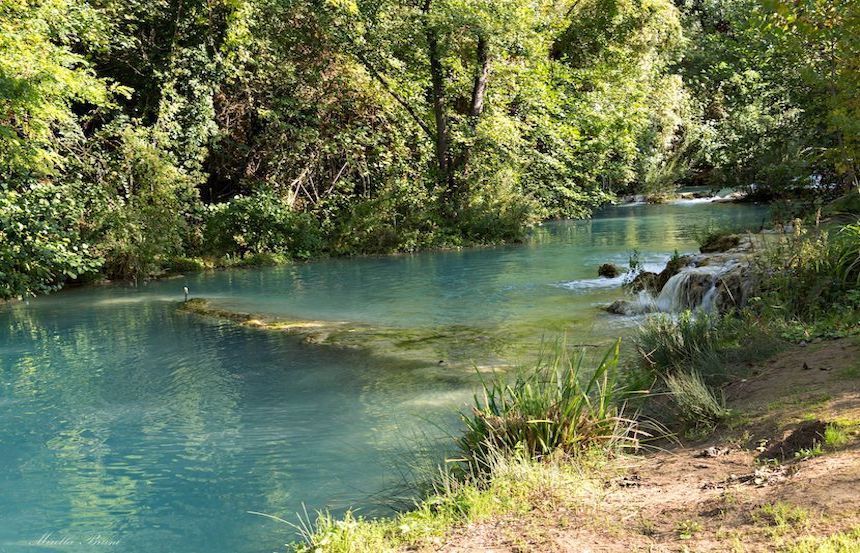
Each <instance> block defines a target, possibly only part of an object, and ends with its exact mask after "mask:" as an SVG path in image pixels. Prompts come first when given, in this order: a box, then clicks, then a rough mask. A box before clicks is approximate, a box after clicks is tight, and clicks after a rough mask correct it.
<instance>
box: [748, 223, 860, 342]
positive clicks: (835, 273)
mask: <svg viewBox="0 0 860 553" xmlns="http://www.w3.org/2000/svg"><path fill="white" fill-rule="evenodd" d="M758 261H759V262H758V271H759V273H760V274H761V279H762V282H763V286H762V289H763V290H762V297H761V300H760V301H759V302H758V303H757V309H758V310H760V312H762V313H764V314H766V315H768V316H771V317H772V318H775V319H778V320H782V321H783V322H784V323H783V324H784V329H783V332H784V333H785V336H786V337H787V338H790V339H798V340H799V339H809V338H810V337H813V336H822V335H824V336H829V335H834V336H838V335H841V334H844V333H846V332H850V331H851V329H852V328H853V327H855V326H856V325H857V324H858V322H860V320H858V314H857V311H858V308H860V296H858V293H857V289H858V286H860V225H858V224H852V225H846V226H844V227H842V228H840V229H838V230H836V231H835V232H832V231H828V230H824V229H821V228H811V229H810V228H807V227H805V226H804V225H803V223H802V222H801V221H800V220H799V219H798V220H795V222H794V228H793V229H792V232H790V233H784V234H780V235H777V236H776V237H774V238H773V240H770V241H769V242H768V243H767V245H766V247H765V248H764V250H763V252H762V254H761V256H760V257H759V260H758Z"/></svg>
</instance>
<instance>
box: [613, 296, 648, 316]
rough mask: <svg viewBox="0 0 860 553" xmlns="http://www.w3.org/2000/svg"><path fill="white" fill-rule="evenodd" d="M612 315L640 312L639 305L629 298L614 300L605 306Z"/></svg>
mask: <svg viewBox="0 0 860 553" xmlns="http://www.w3.org/2000/svg"><path fill="white" fill-rule="evenodd" d="M605 310H606V311H607V312H608V313H612V314H613V315H637V314H639V313H641V312H642V309H641V308H640V306H639V305H638V304H637V303H635V302H632V301H630V300H616V301H614V302H612V303H611V304H609V305H607V306H606V307H605Z"/></svg>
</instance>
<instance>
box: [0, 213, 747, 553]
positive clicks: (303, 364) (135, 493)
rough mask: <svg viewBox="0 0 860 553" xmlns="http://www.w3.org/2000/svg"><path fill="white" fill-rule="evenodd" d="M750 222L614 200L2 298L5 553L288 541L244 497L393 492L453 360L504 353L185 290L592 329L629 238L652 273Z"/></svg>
mask: <svg viewBox="0 0 860 553" xmlns="http://www.w3.org/2000/svg"><path fill="white" fill-rule="evenodd" d="M763 217H764V210H763V208H760V207H756V206H741V205H709V204H702V203H695V202H693V203H687V204H678V205H665V206H622V207H615V208H610V209H607V210H604V211H603V212H601V213H600V214H599V215H598V216H597V217H596V218H595V219H593V220H591V221H572V222H558V223H552V224H547V225H545V226H543V227H540V228H538V229H536V230H535V232H534V234H533V236H532V238H531V239H530V240H529V241H528V243H526V244H523V245H518V246H509V247H501V248H492V249H475V250H467V251H459V252H429V253H421V254H416V255H409V256H391V257H374V258H358V259H334V260H325V261H320V262H316V263H309V264H303V265H295V266H289V267H279V268H272V269H263V270H236V271H224V272H211V273H206V274H198V275H192V276H189V277H187V278H185V277H183V278H179V279H170V280H163V281H159V282H153V283H150V284H148V285H145V286H141V287H138V288H134V287H130V286H119V285H117V286H105V287H91V288H81V289H74V290H67V291H64V292H61V293H58V294H55V295H53V296H49V297H44V298H39V299H36V300H31V301H29V302H26V303H16V304H10V305H6V306H2V307H0V467H2V471H0V553H7V552H8V553H18V552H31V551H87V552H89V551H122V552H123V553H144V552H145V553H159V552H165V553H167V552H170V553H198V552H200V553H203V552H207V553H264V552H270V551H277V550H283V544H284V543H285V542H287V541H290V540H292V539H293V536H294V533H293V530H292V529H291V528H289V527H288V526H287V525H284V524H279V523H277V522H274V521H272V520H269V519H266V518H263V517H260V516H257V515H253V514H249V511H256V512H263V513H268V514H272V515H277V516H280V517H283V518H286V519H288V520H296V518H295V513H296V512H298V511H301V510H302V505H303V504H304V505H306V506H307V509H308V510H313V509H318V508H324V507H328V508H332V509H334V510H341V509H344V508H346V507H348V506H358V507H360V508H363V509H364V510H365V512H369V513H378V512H385V506H386V505H390V504H392V503H395V502H396V498H397V497H399V496H400V494H402V493H403V492H404V490H403V489H402V486H401V484H402V482H403V479H402V475H401V470H402V468H403V466H404V463H403V460H404V456H405V455H406V454H407V453H408V454H409V455H410V456H411V455H413V454H414V453H415V451H414V449H413V448H414V444H417V443H424V442H425V441H426V440H429V439H430V438H431V437H433V436H438V435H439V434H440V430H439V428H438V427H442V428H446V427H447V428H452V427H453V425H454V424H455V422H456V417H455V416H454V415H453V413H454V410H455V409H456V408H457V407H460V406H462V405H463V404H464V403H465V402H466V401H467V400H468V397H469V395H470V393H471V391H472V389H473V387H474V378H473V376H472V374H473V372H472V371H470V370H468V369H467V368H464V367H466V366H467V365H468V364H470V363H475V364H481V363H482V362H487V361H488V360H491V361H493V362H494V361H496V360H497V358H498V356H499V355H500V354H499V352H498V351H493V352H490V351H487V353H486V356H483V354H481V350H480V347H478V348H477V349H476V348H475V347H472V348H468V349H464V348H458V347H444V346H442V347H440V349H439V351H440V352H442V353H440V354H439V355H435V352H434V357H433V358H431V359H420V358H416V357H415V356H414V355H413V356H411V357H410V356H408V355H406V356H404V355H401V354H402V353H404V352H391V351H376V352H369V351H366V350H360V349H359V350H357V349H344V348H333V347H324V346H314V345H309V344H305V343H303V342H302V341H301V340H300V339H299V338H297V337H291V336H287V335H284V334H280V333H272V332H262V331H254V330H249V329H244V328H239V327H236V326H234V325H231V324H229V323H222V322H217V321H210V320H204V319H200V318H196V317H194V316H190V315H186V314H182V313H179V312H177V311H176V306H177V302H178V300H180V299H181V295H182V287H183V286H188V287H189V288H190V289H191V292H192V296H195V297H205V298H207V299H210V300H211V301H213V302H215V303H217V304H218V305H220V306H226V307H231V308H236V309H241V310H245V311H252V312H261V313H266V314H269V315H273V316H279V315H280V316H284V317H298V318H306V319H312V320H332V321H350V322H358V323H364V324H368V325H378V326H385V327H402V328H404V329H415V328H444V327H447V326H449V325H466V326H469V327H473V328H477V329H480V330H481V331H482V332H483V331H486V332H487V333H488V334H493V335H497V336H498V335H503V336H505V335H508V333H510V336H511V337H512V338H511V341H515V340H520V341H523V342H524V344H523V346H524V347H529V348H534V347H536V344H537V342H538V341H539V340H540V336H541V335H543V334H550V335H551V334H553V333H557V332H559V331H564V332H567V334H568V336H569V337H574V338H575V339H577V340H579V339H581V340H582V341H589V340H599V339H601V338H605V337H607V336H612V335H616V334H619V333H625V332H628V331H629V329H630V327H631V326H632V325H634V324H635V321H632V320H629V319H623V318H617V317H612V316H609V315H606V314H603V313H602V312H601V311H599V309H598V306H599V305H601V304H605V303H607V302H609V301H611V300H612V299H614V298H616V297H618V295H619V294H620V291H619V290H618V288H617V285H618V282H617V281H606V280H602V279H596V278H595V271H596V267H597V266H598V265H599V264H600V263H603V262H606V261H613V262H616V263H619V264H626V262H627V259H628V256H629V253H630V251H631V250H632V249H634V248H636V249H638V250H639V251H640V252H641V257H642V259H643V260H644V261H645V262H646V263H650V264H653V265H655V266H656V265H658V264H660V263H662V262H663V261H665V259H666V258H668V256H670V255H671V254H672V252H674V251H675V250H677V251H679V252H682V253H683V252H686V251H692V250H693V249H694V247H695V244H694V240H693V238H692V234H693V230H694V229H695V228H697V227H702V226H704V225H706V224H708V223H709V222H711V223H717V222H720V223H729V224H734V225H747V226H750V227H757V226H758V225H759V224H760V223H761V221H762V219H763ZM522 329H525V331H522ZM490 349H491V348H490ZM476 352H477V353H476ZM442 356H444V358H443V359H437V358H436V357H442ZM482 357H486V358H482ZM439 361H443V362H444V363H443V364H440V363H439Z"/></svg>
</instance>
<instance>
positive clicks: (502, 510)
mask: <svg viewBox="0 0 860 553" xmlns="http://www.w3.org/2000/svg"><path fill="white" fill-rule="evenodd" d="M600 458H601V456H600V455H599V454H595V455H593V456H590V457H589V459H590V462H591V463H592V464H589V462H585V461H584V460H583V462H582V463H578V464H575V465H574V464H571V463H568V462H566V461H565V460H563V459H561V458H560V457H559V458H554V459H552V460H544V461H535V460H534V459H532V458H530V457H529V456H527V455H525V454H518V455H500V456H498V457H496V458H495V459H494V460H493V461H492V471H491V475H481V476H476V477H475V478H470V479H466V480H461V479H459V478H453V477H452V476H451V475H449V474H447V473H445V474H444V475H442V476H440V478H439V480H438V481H437V488H436V493H435V494H433V495H431V496H429V497H427V498H426V499H424V500H423V501H421V502H420V503H417V504H416V508H415V509H414V510H411V511H408V512H403V513H400V514H397V515H396V516H394V517H391V518H380V519H373V520H371V519H365V518H362V517H360V516H357V515H356V514H355V513H351V512H348V513H346V514H345V515H344V516H343V517H341V518H335V517H333V516H332V515H330V514H329V513H319V514H318V515H317V517H316V520H313V521H311V520H308V518H307V516H306V517H305V519H304V520H303V521H302V522H301V523H299V524H297V525H295V526H296V527H297V529H298V531H299V534H300V535H301V538H302V539H301V541H300V542H298V543H295V544H293V545H292V546H291V548H292V550H293V551H295V552H296V553H311V552H316V551H326V552H330V553H377V552H379V553H384V552H393V551H399V550H402V549H403V548H406V547H418V546H422V545H423V546H433V545H438V543H439V542H440V538H441V536H443V535H444V534H446V533H447V532H448V531H450V529H451V528H452V527H455V526H457V525H462V524H466V523H476V522H481V521H483V520H487V519H489V518H491V517H494V516H497V515H502V514H521V515H522V514H525V513H528V512H530V511H533V510H535V509H542V510H554V509H558V508H560V507H562V506H565V505H570V504H573V503H575V502H577V501H578V500H581V499H582V498H583V497H589V496H591V495H594V494H597V493H600V489H601V487H602V485H601V482H602V481H600V480H599V479H598V478H597V474H598V473H599V472H600V471H601V470H603V469H604V468H605V466H604V464H603V462H602V461H600ZM282 522H286V521H282ZM288 524H289V523H288Z"/></svg>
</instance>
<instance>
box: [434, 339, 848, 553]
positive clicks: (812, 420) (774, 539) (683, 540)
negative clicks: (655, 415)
mask: <svg viewBox="0 0 860 553" xmlns="http://www.w3.org/2000/svg"><path fill="white" fill-rule="evenodd" d="M753 374H754V375H755V376H753V377H751V378H749V379H745V380H743V381H740V382H736V383H734V384H733V385H732V386H730V387H729V388H727V390H726V393H727V397H728V398H729V406H730V407H731V408H732V409H733V410H734V412H735V417H734V418H733V419H732V423H731V424H730V425H729V426H730V428H729V429H724V430H722V431H720V433H719V434H718V435H716V436H712V437H711V439H710V440H708V441H706V442H703V443H698V444H692V445H690V444H686V445H685V446H684V447H679V448H676V449H672V450H670V451H661V452H657V453H653V454H649V455H645V456H642V457H637V458H633V459H630V460H628V461H627V463H628V466H627V467H626V468H627V471H626V475H625V476H624V477H622V478H614V479H612V480H610V481H608V482H606V487H605V490H604V493H602V494H600V495H599V496H598V497H596V498H594V501H593V502H587V503H586V504H582V503H581V502H580V503H578V504H572V505H568V506H562V507H558V506H555V507H553V508H551V509H547V510H535V511H532V512H530V513H528V514H526V515H520V516H510V517H502V518H499V519H495V520H491V521H488V522H484V523H481V524H475V525H471V526H468V527H464V528H460V529H458V530H457V531H456V532H455V533H453V534H452V535H450V536H449V537H448V539H447V540H446V542H445V543H444V545H442V546H440V547H439V548H438V549H437V550H439V551H445V552H451V553H453V552H458V553H460V552H474V551H482V552H483V551H490V552H521V551H522V552H524V551H529V552H531V551H535V552H543V551H546V552H556V551H567V552H588V551H594V552H597V551H780V550H784V549H787V548H788V547H789V546H790V545H791V544H794V543H796V542H797V540H799V539H801V538H802V537H804V536H828V535H831V534H833V533H835V532H839V531H847V530H851V529H852V528H857V527H858V526H860V339H858V338H856V337H855V338H845V339H840V340H833V341H826V342H821V343H817V344H810V345H808V346H806V347H800V346H796V347H793V348H791V349H790V350H788V351H785V352H783V353H782V354H780V355H778V356H776V357H775V358H773V359H771V360H770V361H768V362H766V363H764V364H762V365H761V366H758V367H754V368H753ZM828 426H831V427H833V428H837V429H839V434H840V435H839V436H835V438H833V439H832V440H831V441H834V440H835V441H837V442H840V443H838V445H831V446H824V447H822V446H821V444H822V443H824V442H825V440H824V436H823V434H824V433H825V432H829V431H827V430H826V428H827V427H828ZM836 438H838V439H836ZM816 444H818V446H816ZM769 456H770V457H773V456H776V457H777V459H776V460H770V461H768V460H766V459H765V457H769ZM857 543H860V542H857ZM813 550H814V549H813ZM858 550H860V549H858Z"/></svg>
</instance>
